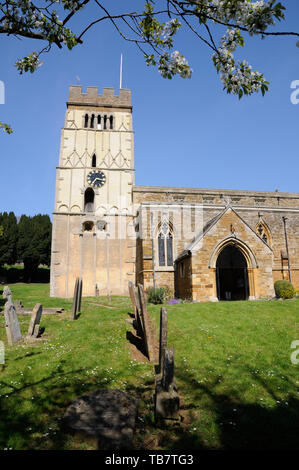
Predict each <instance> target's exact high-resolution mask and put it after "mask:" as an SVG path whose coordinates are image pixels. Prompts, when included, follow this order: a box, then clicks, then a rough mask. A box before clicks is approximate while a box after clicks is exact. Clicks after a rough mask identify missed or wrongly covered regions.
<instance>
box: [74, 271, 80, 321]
mask: <svg viewBox="0 0 299 470" xmlns="http://www.w3.org/2000/svg"><path fill="white" fill-rule="evenodd" d="M78 291H79V278H78V277H77V278H76V282H75V287H74V297H73V310H72V320H76V317H77V309H78Z"/></svg>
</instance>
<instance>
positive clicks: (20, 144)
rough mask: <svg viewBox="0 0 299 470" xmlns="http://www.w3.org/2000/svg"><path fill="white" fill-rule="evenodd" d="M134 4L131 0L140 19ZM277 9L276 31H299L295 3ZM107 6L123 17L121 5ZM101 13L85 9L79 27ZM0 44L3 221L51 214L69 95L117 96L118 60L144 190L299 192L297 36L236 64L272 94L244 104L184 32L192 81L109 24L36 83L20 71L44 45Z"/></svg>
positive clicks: (58, 55)
mask: <svg viewBox="0 0 299 470" xmlns="http://www.w3.org/2000/svg"><path fill="white" fill-rule="evenodd" d="M139 2H140V0H139V1H138V2H137V0H136V1H135V0H134V1H127V2H125V3H126V5H127V6H128V10H134V4H136V3H139ZM282 3H283V4H284V5H285V6H286V7H287V11H286V21H285V22H283V23H282V24H281V25H279V27H278V28H277V29H278V30H284V31H299V27H298V19H299V2H297V1H296V2H294V1H291V0H288V1H283V2H282ZM106 4H107V5H109V4H112V5H113V7H114V9H115V11H117V7H118V5H121V4H122V5H123V2H122V1H120V0H115V1H114V2H111V1H110V2H106ZM95 13H97V11H96V10H95V9H94V8H89V9H87V11H86V12H84V20H85V21H86V22H87V21H88V19H90V18H92V15H94V14H95ZM97 14H98V13H97ZM78 26H79V25H78V24H77V23H76V24H74V30H75V31H76V28H77V27H78ZM221 33H222V30H221V31H220V30H218V33H217V34H218V37H219V36H220V35H221ZM1 46H2V47H1V68H0V80H2V81H3V82H4V83H5V91H6V93H5V98H6V100H5V104H2V105H0V120H1V121H5V122H8V123H9V124H11V126H12V127H13V129H14V133H13V134H12V135H4V134H3V133H1V134H0V156H1V183H0V201H1V203H0V212H3V211H14V212H15V214H16V215H21V214H23V213H25V214H28V215H34V214H37V213H47V214H51V213H52V211H53V208H54V192H55V174H56V165H57V164H58V156H59V143H60V131H61V127H62V126H63V123H64V114H65V110H66V106H65V102H66V100H67V97H68V87H69V86H70V85H72V84H81V85H82V87H83V89H84V90H85V88H86V86H99V90H100V91H101V90H102V88H103V87H114V88H115V89H116V90H117V93H118V87H119V62H120V54H121V53H123V56H124V72H123V87H124V88H130V89H131V90H132V100H133V106H134V109H133V123H134V130H135V169H136V184H137V185H152V186H176V187H177V186H182V187H193V188H196V187H197V188H223V189H241V190H245V189H249V190H265V191H275V189H279V191H287V192H299V189H298V174H299V164H298V161H299V159H298V153H299V145H298V135H299V105H297V106H295V105H293V104H291V101H290V95H291V92H292V90H291V88H290V84H291V82H292V81H293V80H299V48H297V47H296V38H294V37H293V38H290V37H280V38H268V39H265V40H263V41H261V40H260V39H257V38H249V39H248V40H247V42H246V46H245V48H242V49H241V50H240V52H239V53H238V54H237V56H238V57H240V58H245V59H247V60H248V61H249V63H251V65H252V66H253V68H254V69H257V70H259V71H261V72H263V73H264V74H265V77H266V78H267V79H268V81H269V82H270V91H269V93H268V94H267V95H266V96H265V97H264V98H263V97H262V96H261V94H258V95H255V96H251V97H248V98H247V97H246V98H245V99H242V100H240V101H239V100H238V98H237V97H235V96H231V95H227V94H226V92H224V91H223V90H222V84H221V82H220V79H219V76H218V75H217V73H216V71H215V69H214V67H213V64H212V62H211V59H210V56H211V53H210V50H209V49H208V48H207V47H206V46H204V45H203V44H202V43H200V42H199V41H198V40H197V39H196V38H194V37H193V36H192V35H191V34H182V33H180V34H179V37H178V43H177V49H179V50H180V51H181V52H182V53H183V54H184V55H185V56H186V57H187V58H188V60H189V62H190V64H191V66H192V68H193V76H192V78H191V79H190V80H188V79H186V80H183V79H181V78H174V79H173V80H165V79H162V78H161V77H160V75H159V73H158V72H157V70H155V69H154V68H149V67H147V66H146V65H145V63H144V59H143V57H142V55H141V54H140V53H139V52H138V51H137V49H135V47H134V46H133V45H132V44H129V43H127V42H125V41H124V40H123V39H121V38H120V37H119V35H118V34H117V33H116V31H115V30H114V29H113V27H112V26H111V25H110V24H108V23H105V24H104V23H102V24H101V26H100V27H95V28H94V29H93V30H92V31H90V32H89V33H88V35H87V36H86V37H85V42H84V44H83V45H81V46H78V47H76V48H75V49H74V50H73V51H71V52H70V51H68V50H63V51H60V50H58V49H57V48H54V47H53V50H52V51H51V52H50V53H48V54H46V55H44V56H43V60H44V65H43V66H42V67H41V68H40V69H38V71H37V72H35V73H34V74H25V75H22V76H20V75H18V73H17V70H16V68H15V67H14V63H15V61H16V60H17V59H18V58H20V57H23V56H24V55H26V54H28V53H30V52H32V51H33V50H38V49H39V48H40V47H41V44H39V43H36V42H35V41H33V40H22V41H21V40H18V39H16V38H7V37H1ZM77 77H79V78H80V83H79V82H78V80H77ZM157 148H158V149H159V150H158V151H157Z"/></svg>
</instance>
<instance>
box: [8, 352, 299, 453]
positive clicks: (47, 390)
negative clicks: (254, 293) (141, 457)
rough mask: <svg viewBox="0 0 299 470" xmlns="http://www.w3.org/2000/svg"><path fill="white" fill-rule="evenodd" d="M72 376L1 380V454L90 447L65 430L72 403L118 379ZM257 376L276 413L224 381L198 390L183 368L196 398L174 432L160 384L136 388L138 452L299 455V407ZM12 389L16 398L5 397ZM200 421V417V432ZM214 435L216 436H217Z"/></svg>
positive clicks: (62, 370)
mask: <svg viewBox="0 0 299 470" xmlns="http://www.w3.org/2000/svg"><path fill="white" fill-rule="evenodd" d="M30 354H32V353H30ZM66 369H67V363H65V362H64V361H61V363H60V365H59V366H58V367H57V368H56V370H55V371H54V372H52V373H49V374H48V375H47V376H46V377H44V378H42V379H40V380H36V381H34V380H33V378H32V374H31V373H29V372H26V370H25V369H24V371H23V375H22V377H21V378H18V379H16V380H14V381H11V382H9V381H4V380H1V375H0V390H1V392H0V393H1V395H2V396H1V397H0V414H1V420H0V448H2V449H3V448H5V447H10V446H11V447H13V448H14V449H49V450H54V449H55V450H63V449H70V448H76V447H80V446H81V447H82V441H80V440H76V439H75V440H74V438H73V436H71V434H68V433H66V432H65V431H64V430H63V429H62V427H61V426H60V423H61V418H62V417H63V415H64V412H65V410H66V408H67V406H68V405H69V404H70V402H71V401H73V400H74V399H75V398H77V397H78V396H82V395H84V394H86V393H89V392H91V391H94V390H96V389H101V388H109V386H110V385H111V380H110V379H109V377H108V378H107V377H106V376H105V375H104V372H101V371H100V372H97V374H96V375H95V376H93V377H86V375H85V373H84V369H83V368H79V369H76V370H72V371H67V370H66ZM240 372H241V371H240ZM243 372H244V370H243ZM248 372H250V371H248ZM30 374H31V375H30ZM76 375H77V376H79V378H78V377H76ZM252 376H253V377H254V380H255V381H256V382H258V383H259V385H261V386H263V388H264V390H265V391H266V392H267V393H269V394H270V396H271V397H272V398H273V399H274V400H275V402H276V405H275V406H273V407H272V408H267V407H266V406H263V407H262V406H260V405H259V404H258V403H248V402H245V400H244V398H243V397H242V396H241V395H240V394H239V393H238V392H236V391H235V390H234V391H233V390H232V391H231V392H226V393H220V392H218V391H217V383H218V381H216V380H215V382H214V383H210V384H208V385H206V384H203V383H198V381H197V379H196V377H195V376H194V375H193V374H192V373H191V372H190V371H189V372H187V371H185V370H184V371H183V370H180V369H179V368H178V370H176V378H177V380H178V383H179V393H180V394H181V397H182V398H183V399H184V393H186V391H188V400H184V401H183V403H182V407H181V411H182V412H183V414H184V416H185V419H184V421H183V422H182V423H180V424H179V423H178V424H177V425H172V426H171V427H167V426H161V425H159V427H157V426H156V424H155V422H154V418H153V416H154V406H153V390H154V383H153V378H150V379H145V380H140V381H139V385H137V386H133V385H128V386H127V389H126V390H125V391H126V392H127V393H128V394H129V395H130V396H134V397H135V398H137V399H139V400H140V407H139V418H138V420H137V426H136V436H135V438H134V444H133V446H132V449H154V448H160V449H165V450H175V451H177V450H179V449H188V450H191V449H197V450H212V449H216V448H217V449H221V450H295V449H296V450H297V449H298V448H299V400H298V399H297V398H296V397H295V396H290V398H289V399H288V403H287V404H286V402H284V403H281V402H280V400H279V397H278V396H277V395H276V393H275V391H274V390H273V387H271V384H270V383H269V382H266V381H265V380H264V379H263V378H262V377H260V376H258V375H256V374H252ZM285 380H287V381H288V384H289V386H290V390H291V389H292V390H295V389H296V386H295V384H294V383H292V382H291V381H290V380H289V379H285ZM111 388H114V387H113V386H112V387H111ZM4 389H6V390H9V391H7V392H6V394H4V392H3V390H4ZM207 402H208V404H207ZM195 413H196V417H195ZM192 416H193V418H196V422H197V425H196V428H197V429H195V428H194V423H195V420H194V421H193V418H192ZM212 428H213V429H212ZM210 434H213V435H214V437H209V435H210ZM213 443H214V444H213Z"/></svg>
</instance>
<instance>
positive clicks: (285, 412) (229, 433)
mask: <svg viewBox="0 0 299 470" xmlns="http://www.w3.org/2000/svg"><path fill="white" fill-rule="evenodd" d="M248 372H250V371H248ZM252 376H253V380H255V381H256V382H259V384H260V385H261V386H263V388H264V390H265V391H266V392H268V393H269V394H270V395H271V397H272V398H273V399H274V400H275V402H276V405H275V406H273V407H266V406H265V405H262V402H261V404H259V403H248V402H245V400H244V399H243V397H242V396H240V395H239V394H238V393H236V391H232V392H231V393H226V394H223V393H217V391H216V385H217V383H218V379H217V381H215V383H212V384H210V385H204V384H202V383H200V384H199V383H198V381H197V380H196V379H195V377H194V376H193V374H192V373H188V372H186V371H184V373H183V374H177V377H178V379H180V383H182V384H184V385H185V387H184V385H183V387H184V388H186V389H188V390H189V392H190V393H191V395H192V399H193V402H194V404H195V405H197V408H198V411H199V419H197V421H199V423H200V421H201V414H203V413H201V402H203V401H205V402H206V398H208V399H209V403H210V412H212V414H215V416H216V419H215V421H214V423H215V424H216V426H217V429H218V432H217V434H218V438H217V440H218V443H219V446H217V448H219V449H224V450H234V449H236V450H251V449H253V450H264V449H268V450H270V449H272V450H295V449H298V448H299V400H298V399H297V398H296V397H295V396H290V398H289V399H288V401H287V402H283V403H282V402H281V400H279V397H278V396H277V395H276V394H275V392H274V390H273V388H271V386H270V384H269V383H267V382H266V381H265V380H264V379H262V378H261V377H260V376H258V375H256V374H252ZM285 380H286V381H288V383H289V385H290V386H291V387H292V390H295V389H296V385H295V384H294V383H292V382H291V381H290V380H288V379H285ZM182 393H184V392H183V390H182ZM206 410H207V408H206ZM208 412H209V410H208ZM191 414H192V411H191ZM206 416H207V414H206ZM203 424H204V426H203V428H205V429H201V428H200V424H199V427H198V428H197V429H196V431H195V432H192V429H191V430H189V432H188V433H186V432H184V431H183V432H182V433H181V432H180V431H178V433H177V436H176V437H177V439H176V440H175V441H174V445H173V447H172V448H173V449H174V448H196V449H211V447H208V446H207V443H206V433H207V427H206V424H207V423H203Z"/></svg>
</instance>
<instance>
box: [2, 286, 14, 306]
mask: <svg viewBox="0 0 299 470" xmlns="http://www.w3.org/2000/svg"><path fill="white" fill-rule="evenodd" d="M2 297H3V299H6V301H7V302H9V303H12V293H11V290H10V288H9V287H8V286H4V289H3V293H2Z"/></svg>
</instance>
